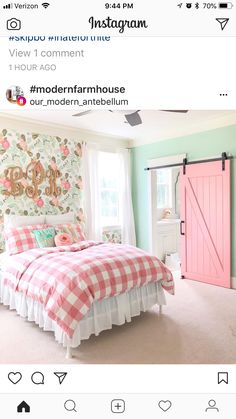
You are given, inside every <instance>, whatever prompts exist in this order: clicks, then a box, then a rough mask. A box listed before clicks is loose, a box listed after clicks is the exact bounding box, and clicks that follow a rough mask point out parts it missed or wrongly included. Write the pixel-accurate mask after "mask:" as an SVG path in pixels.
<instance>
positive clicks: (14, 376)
mask: <svg viewBox="0 0 236 419" xmlns="http://www.w3.org/2000/svg"><path fill="white" fill-rule="evenodd" d="M21 379H22V374H21V373H20V372H9V374H8V380H9V381H11V383H12V384H17V383H19V381H20V380H21Z"/></svg>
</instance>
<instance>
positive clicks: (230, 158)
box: [144, 151, 234, 175]
mask: <svg viewBox="0 0 236 419" xmlns="http://www.w3.org/2000/svg"><path fill="white" fill-rule="evenodd" d="M232 159H234V156H231V155H229V156H228V155H227V153H226V152H225V151H224V152H223V153H222V154H221V157H215V158H213V159H205V160H193V161H188V159H187V158H185V159H183V162H182V163H174V164H165V165H162V166H154V167H145V169H144V170H157V169H165V168H169V167H181V166H183V174H184V175H185V173H186V166H188V165H190V164H198V163H210V162H213V161H221V162H222V170H225V160H232Z"/></svg>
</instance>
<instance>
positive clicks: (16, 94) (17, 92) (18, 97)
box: [6, 86, 26, 106]
mask: <svg viewBox="0 0 236 419" xmlns="http://www.w3.org/2000/svg"><path fill="white" fill-rule="evenodd" d="M6 98H7V100H8V102H10V103H13V104H17V105H19V106H24V105H25V104H26V99H25V97H24V92H23V89H22V88H21V87H20V86H11V87H9V89H7V91H6Z"/></svg>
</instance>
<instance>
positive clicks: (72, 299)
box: [3, 241, 174, 337]
mask: <svg viewBox="0 0 236 419" xmlns="http://www.w3.org/2000/svg"><path fill="white" fill-rule="evenodd" d="M158 280H160V281H161V284H162V287H163V288H164V289H165V290H166V291H168V292H169V293H171V294H174V283H173V278H172V274H171V272H170V271H169V270H168V269H167V268H166V267H165V265H164V264H163V263H162V262H161V261H159V260H158V259H157V258H156V257H155V256H150V255H148V254H147V253H146V252H144V251H143V250H141V249H138V248H136V247H133V246H128V245H114V244H108V243H97V242H93V241H83V242H80V243H77V244H73V245H71V246H63V247H54V248H43V249H32V250H28V251H26V252H23V253H20V254H18V255H14V256H11V257H10V260H9V263H8V264H7V266H5V269H4V272H3V281H4V284H5V285H7V286H10V287H11V288H13V289H14V290H15V291H18V292H21V293H24V294H25V295H27V296H28V297H31V298H32V299H34V300H36V301H38V302H40V303H41V304H42V305H43V307H44V309H45V310H46V312H47V313H48V316H49V317H50V318H51V319H53V320H55V321H56V323H57V324H58V325H60V327H61V328H62V329H63V330H64V331H65V332H66V334H67V335H68V336H69V337H72V336H73V333H74V330H75V328H76V326H77V324H78V322H79V321H80V320H81V319H82V318H83V317H84V316H85V315H86V313H87V312H88V311H89V309H90V308H91V306H92V304H93V302H94V301H98V300H101V299H104V298H107V297H112V296H115V295H118V294H121V293H124V292H127V291H129V290H130V289H132V288H134V287H140V286H142V285H145V284H147V283H149V282H157V281H158Z"/></svg>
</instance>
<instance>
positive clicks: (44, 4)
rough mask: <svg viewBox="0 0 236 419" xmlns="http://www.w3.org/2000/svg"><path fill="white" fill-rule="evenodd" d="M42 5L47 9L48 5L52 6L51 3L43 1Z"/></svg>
mask: <svg viewBox="0 0 236 419" xmlns="http://www.w3.org/2000/svg"><path fill="white" fill-rule="evenodd" d="M42 6H43V7H44V9H47V8H48V6H50V3H42Z"/></svg>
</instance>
